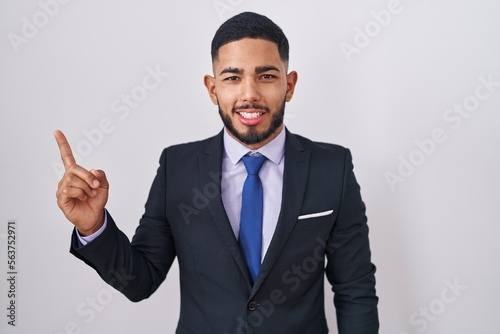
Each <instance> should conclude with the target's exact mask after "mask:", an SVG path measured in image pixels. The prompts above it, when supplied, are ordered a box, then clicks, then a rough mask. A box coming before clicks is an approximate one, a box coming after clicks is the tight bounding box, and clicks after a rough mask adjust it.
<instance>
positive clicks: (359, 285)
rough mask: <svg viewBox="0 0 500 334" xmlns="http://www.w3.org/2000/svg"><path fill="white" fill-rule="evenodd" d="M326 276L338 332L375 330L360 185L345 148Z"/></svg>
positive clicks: (363, 333)
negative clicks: (340, 188)
mask: <svg viewBox="0 0 500 334" xmlns="http://www.w3.org/2000/svg"><path fill="white" fill-rule="evenodd" d="M327 260H328V262H327V265H326V276H327V279H328V281H329V282H330V284H331V285H332V290H333V292H334V294H335V295H334V304H335V308H336V312H337V326H338V330H339V334H376V333H378V328H379V322H378V311H377V304H378V297H377V295H376V291H375V266H374V265H373V264H372V262H371V252H370V244H369V240H368V225H367V218H366V215H365V205H364V203H363V201H362V199H361V194H360V187H359V185H358V183H357V181H356V178H355V176H354V172H353V165H352V157H351V153H350V152H349V150H346V157H345V170H344V182H343V191H342V199H341V203H340V209H339V212H338V216H337V220H336V222H335V224H334V227H333V229H332V231H331V233H330V237H329V241H328V245H327Z"/></svg>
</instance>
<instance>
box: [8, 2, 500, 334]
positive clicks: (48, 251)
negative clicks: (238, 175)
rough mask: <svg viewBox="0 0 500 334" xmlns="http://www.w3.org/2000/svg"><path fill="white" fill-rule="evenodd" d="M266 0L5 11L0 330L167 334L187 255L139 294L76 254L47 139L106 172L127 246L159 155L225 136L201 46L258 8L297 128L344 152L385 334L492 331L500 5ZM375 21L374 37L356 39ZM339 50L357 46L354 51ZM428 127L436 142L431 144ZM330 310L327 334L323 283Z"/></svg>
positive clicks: (496, 329) (499, 165) (55, 157)
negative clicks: (274, 36) (14, 264)
mask: <svg viewBox="0 0 500 334" xmlns="http://www.w3.org/2000/svg"><path fill="white" fill-rule="evenodd" d="M61 1H62V0H61ZM41 3H42V4H43V3H52V4H54V2H53V1H52V2H50V1H49V0H45V1H42V2H41ZM270 3H271V2H270V1H263V0H256V1H249V0H220V1H213V0H204V1H202V0H196V1H142V2H138V1H129V0H127V1H77V0H73V1H71V2H69V3H68V4H58V8H56V7H54V5H52V7H50V6H49V7H50V8H51V10H52V12H51V14H52V16H49V15H47V14H43V13H44V12H43V9H42V7H43V6H41V5H40V3H38V2H37V1H33V0H31V1H8V0H2V1H0V153H1V154H0V168H1V173H0V222H1V225H0V242H1V243H0V247H1V248H0V255H1V259H0V268H1V270H2V272H1V274H0V310H2V311H0V319H1V320H0V332H1V333H42V334H49V333H52V334H56V333H98V334H99V333H110V332H112V333H173V332H174V331H175V327H176V323H177V317H178V314H179V291H178V290H179V282H178V268H177V265H176V264H174V266H173V267H172V269H171V271H170V273H169V276H168V277H167V279H166V281H165V282H164V283H163V285H162V286H161V287H160V289H159V290H158V291H157V292H156V293H155V294H154V295H153V296H152V297H151V298H150V299H149V300H145V301H142V302H140V303H131V302H129V301H128V300H127V299H126V298H125V297H123V296H122V295H120V294H116V293H110V292H109V288H108V286H107V285H106V284H105V283H104V282H103V281H101V279H100V278H99V277H98V275H97V274H96V273H95V272H94V271H93V270H92V269H91V268H89V267H87V266H86V265H85V264H84V263H83V262H81V261H79V260H77V259H76V258H74V257H73V256H72V255H70V254H69V252H68V249H69V241H70V234H71V230H72V225H71V224H70V223H69V222H67V221H66V220H65V218H64V216H63V215H62V213H61V212H60V211H59V209H58V207H57V205H56V200H55V190H56V187H57V183H58V181H59V177H60V175H59V174H58V173H57V168H55V166H57V163H58V162H59V153H58V149H57V146H56V142H55V140H54V138H53V131H54V130H55V129H61V130H63V131H64V132H65V133H66V135H67V136H68V139H69V140H70V143H71V144H72V145H73V147H74V149H75V150H76V149H77V146H78V145H79V147H80V153H81V155H82V160H81V164H82V165H83V166H85V167H86V168H102V169H104V170H105V171H106V172H107V174H108V177H109V181H110V184H111V193H110V200H109V202H108V205H107V208H108V209H109V210H110V212H112V214H113V216H114V218H115V219H116V220H117V221H118V224H119V226H120V228H121V229H122V230H123V231H124V232H125V233H126V234H127V235H128V236H130V237H131V236H132V235H133V232H134V230H135V227H136V225H137V223H138V220H139V217H140V216H141V214H142V212H143V205H144V202H145V200H146V197H147V193H148V191H149V187H150V185H151V182H152V179H153V177H154V175H155V171H156V168H157V166H158V158H159V156H160V153H161V150H162V149H163V148H164V147H166V146H169V145H172V144H177V143H181V142H187V141H193V140H197V139H202V138H206V137H208V136H212V135H214V134H215V133H217V132H218V131H220V129H221V127H222V123H221V121H220V120H219V116H218V114H217V110H216V108H215V107H214V106H213V105H212V103H211V102H210V100H209V98H208V95H207V93H206V91H205V88H204V86H203V84H202V83H203V81H202V78H203V75H204V74H206V73H211V63H210V42H211V39H212V37H213V34H214V32H215V30H216V29H217V28H218V26H219V25H220V24H221V23H222V22H223V21H224V20H225V19H227V18H229V17H230V16H232V15H234V14H236V13H239V12H243V11H247V10H250V11H256V12H259V13H262V14H265V15H267V16H269V17H270V18H271V19H273V20H274V21H275V22H276V23H277V24H278V25H280V26H281V27H282V28H283V30H284V31H285V33H286V34H287V36H288V39H289V41H290V44H291V54H290V59H291V63H290V68H291V69H294V70H297V71H298V73H299V81H298V85H297V88H296V95H295V97H294V99H293V100H292V101H291V103H289V104H288V105H287V110H286V113H287V119H286V124H287V126H288V128H289V129H290V130H291V131H292V132H295V133H298V134H302V135H304V136H307V137H309V138H311V139H313V140H319V141H327V142H333V143H338V144H341V145H344V146H346V147H349V148H350V149H351V150H352V153H353V157H354V163H355V172H356V175H357V178H358V181H359V183H360V184H361V187H362V195H363V198H364V200H365V202H366V205H367V210H368V212H367V215H368V219H369V225H370V228H371V244H372V252H373V261H374V263H375V264H376V265H377V267H378V272H377V290H378V294H379V296H380V304H379V312H380V320H381V333H384V334H386V333H387V334H414V333H428V334H431V333H439V334H441V333H454V334H462V333H463V334H469V333H481V334H483V333H484V334H498V333H500V324H499V322H498V314H499V311H500V307H499V304H498V300H499V299H500V288H499V285H498V284H499V282H500V268H499V265H500V261H499V260H500V258H499V257H500V256H499V254H500V242H499V236H500V226H499V219H498V207H499V199H500V190H499V189H500V175H499V173H500V172H499V171H500V153H499V152H500V151H499V149H498V144H499V143H500V142H499V139H500V131H499V128H500V127H499V126H500V115H499V107H500V86H499V82H500V61H499V60H500V42H499V37H498V36H499V32H500V20H499V16H500V4H499V3H498V1H494V0H489V1H488V0H480V1H465V0H459V1H451V0H442V1H437V0H433V1H431V0H419V1H417V0H401V1H400V2H399V5H397V3H396V2H390V1H387V0H376V1H371V2H365V1H307V2H306V1H273V2H272V4H270ZM388 6H389V7H391V6H393V7H391V8H392V9H393V13H392V14H391V17H390V19H389V18H387V17H385V22H384V24H383V25H381V24H380V23H376V22H377V21H376V20H375V16H377V14H373V13H372V11H374V13H380V11H381V10H387V8H388ZM46 11H50V10H47V9H46ZM382 13H383V12H382ZM374 15H375V16H374ZM378 16H379V20H382V19H381V18H380V17H382V16H381V14H379V15H378ZM27 22H28V23H27ZM29 22H31V23H29ZM33 22H35V23H36V24H38V26H39V27H38V28H37V27H36V26H35V28H36V30H33V29H31V31H30V30H29V29H28V28H27V27H26V26H27V25H29V24H33ZM23 27H24V28H23ZM365 28H366V29H368V32H369V34H370V35H371V36H372V37H368V38H369V39H370V41H369V43H368V41H367V40H366V38H365V39H364V42H365V44H367V45H362V42H363V37H360V33H359V31H364V30H365ZM370 29H371V30H370ZM23 33H24V35H23ZM15 36H17V37H15ZM16 40H17V43H16V42H15V41H16ZM20 40H22V42H19V41H20ZM343 43H344V44H343ZM347 44H349V45H351V47H352V48H354V47H356V48H357V51H356V52H357V53H353V54H351V55H350V56H348V55H346V54H345V53H344V52H343V51H342V48H341V47H344V48H346V47H347V46H346V45H347ZM351 50H352V49H351ZM148 67H150V68H151V69H153V70H154V69H156V68H157V67H158V68H159V69H160V71H162V72H168V76H166V77H164V78H161V83H159V85H158V87H157V88H156V89H154V90H153V91H151V92H149V94H148V95H147V97H145V98H144V99H143V100H142V101H140V102H139V103H138V105H137V106H136V108H135V109H130V113H129V114H128V115H126V117H125V116H124V114H123V113H115V112H114V111H113V107H112V104H113V103H117V102H114V101H115V100H116V99H118V102H119V99H120V97H121V96H122V94H131V92H134V91H135V92H136V93H137V92H139V90H140V86H141V85H142V80H143V78H144V77H145V76H146V75H147V74H148V71H147V68H148ZM481 77H482V78H483V79H484V80H486V81H488V80H491V81H493V82H496V83H497V84H496V86H492V87H490V90H491V91H489V90H488V89H487V88H486V87H483V88H480V89H479V92H480V94H482V95H481V96H482V98H483V99H482V100H478V99H477V98H474V97H473V96H474V94H475V93H476V87H478V86H479V85H481V81H480V78H481ZM137 87H139V88H137ZM134 89H135V90H134ZM486 95H487V97H485V96H486ZM478 101H479V104H478V105H475V106H474V102H478ZM463 103H469V106H470V107H469V108H470V109H474V110H473V111H472V112H470V113H469V114H464V115H468V116H467V117H466V118H464V117H460V118H458V117H457V115H458V114H456V113H455V114H450V112H449V111H448V110H449V109H450V108H453V106H454V105H455V104H463ZM120 105H121V106H122V107H123V104H120ZM115 107H116V105H115ZM120 116H121V117H122V118H120ZM446 117H448V118H447V119H448V121H447V120H446V119H445V118H446ZM450 117H454V118H450ZM105 119H109V120H110V121H111V122H112V126H111V129H112V130H109V129H108V130H109V131H108V132H109V133H106V134H104V135H103V137H102V138H98V139H99V140H96V141H95V144H91V145H90V146H89V141H88V140H87V139H86V137H85V136H84V131H91V130H92V129H96V128H98V127H99V124H100V122H102V121H103V120H105ZM459 122H460V123H459ZM436 129H438V130H436ZM439 129H441V130H439ZM435 131H437V132H438V133H439V132H440V135H439V136H438V137H439V139H440V140H439V141H440V142H439V143H434V144H431V143H430V142H429V138H431V136H432V133H433V132H435ZM416 141H417V142H418V141H420V142H423V143H426V145H427V146H424V149H419V146H418V145H417V144H416ZM85 142H86V143H85ZM422 150H424V151H426V152H422ZM418 151H420V153H419V152H418ZM84 155H85V156H84ZM403 160H405V161H409V160H411V161H413V163H414V164H415V165H417V166H414V167H411V168H410V167H408V165H406V166H404V167H403V166H400V165H401V164H403V165H404V164H408V163H411V162H407V163H402V161H403ZM398 168H399V169H400V172H402V173H403V174H404V176H401V175H400V176H399V179H395V180H396V181H395V182H396V183H395V184H393V186H392V188H391V186H390V184H389V182H388V181H387V179H386V177H387V175H388V174H387V173H393V174H392V176H393V177H394V176H395V175H398V174H399V173H400V172H398ZM9 219H14V220H16V221H17V228H18V230H17V237H18V239H17V241H18V244H17V248H18V251H17V260H18V272H19V275H18V286H17V292H18V295H17V319H16V327H15V328H13V327H12V326H9V325H7V320H8V318H7V317H6V314H7V310H6V307H7V303H8V299H7V282H6V276H7V275H6V271H7V269H6V262H7V255H6V250H7V249H6V248H7V246H6V238H5V233H6V229H7V228H6V225H7V221H8V220H9ZM446 282H448V283H446ZM449 284H452V285H453V284H455V285H458V286H459V288H457V289H455V290H452V289H450V288H449V287H448V285H449ZM327 289H328V287H327ZM92 299H95V300H96V303H97V304H96V305H97V306H95V308H94V309H93V308H92V306H91V301H92ZM326 306H327V316H328V319H329V325H330V329H331V332H332V333H336V328H335V320H334V318H335V315H334V314H335V313H334V309H333V306H332V303H331V292H328V296H327V302H326ZM96 309H97V310H98V311H97V310H96ZM426 310H427V311H426Z"/></svg>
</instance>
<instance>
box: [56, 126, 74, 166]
mask: <svg viewBox="0 0 500 334" xmlns="http://www.w3.org/2000/svg"><path fill="white" fill-rule="evenodd" d="M54 137H55V138H56V141H57V145H58V146H59V151H60V152H61V160H62V161H63V164H64V168H65V169H68V168H69V167H71V166H73V165H76V161H75V157H74V156H73V152H72V151H71V146H69V143H68V140H67V139H66V136H65V135H64V133H62V131H60V130H56V131H54Z"/></svg>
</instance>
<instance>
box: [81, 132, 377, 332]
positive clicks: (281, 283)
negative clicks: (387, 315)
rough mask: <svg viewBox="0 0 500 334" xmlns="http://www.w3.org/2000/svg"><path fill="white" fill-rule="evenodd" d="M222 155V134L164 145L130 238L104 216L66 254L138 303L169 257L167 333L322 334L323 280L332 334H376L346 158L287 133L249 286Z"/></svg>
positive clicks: (362, 233)
mask: <svg viewBox="0 0 500 334" xmlns="http://www.w3.org/2000/svg"><path fill="white" fill-rule="evenodd" d="M287 131H288V130H287ZM222 152H223V141H222V132H221V133H219V134H218V135H217V136H215V137H212V138H209V139H206V140H203V141H199V142H194V143H189V144H182V145H176V146H172V147H169V148H167V149H165V150H164V151H163V153H162V155H161V158H160V167H159V168H158V172H157V175H156V177H155V179H154V182H153V185H152V187H151V191H150V194H149V198H148V200H147V203H146V205H145V213H144V215H143V217H142V218H141V220H140V224H139V226H138V227H137V230H136V233H135V235H134V237H133V239H132V242H129V239H128V238H127V237H126V236H125V235H124V234H123V233H122V232H121V231H120V230H119V229H118V228H117V227H116V225H115V223H114V221H113V219H112V218H111V216H110V215H109V214H108V216H107V217H108V226H107V228H106V229H105V230H104V232H103V233H102V234H101V235H100V236H99V237H97V238H96V239H95V240H94V241H92V242H91V243H89V244H87V245H86V246H83V247H79V245H78V241H77V239H76V237H75V234H73V239H72V246H71V252H72V253H73V254H74V255H75V256H77V257H78V258H80V259H82V260H83V261H85V262H86V263H87V264H89V265H90V266H92V267H93V268H94V269H95V270H96V271H97V272H98V273H99V275H100V276H101V277H102V278H103V279H104V280H105V281H107V282H108V283H109V284H111V285H112V286H114V287H115V288H117V289H119V290H120V291H121V292H122V293H123V294H124V295H125V296H127V297H128V298H129V299H130V300H132V301H139V300H142V299H144V298H148V297H149V296H150V295H151V294H152V293H153V292H154V291H155V290H156V289H157V288H158V287H159V286H160V284H161V283H162V281H163V280H164V279H165V277H166V275H167V272H168V270H169V268H170V266H171V264H172V262H173V260H174V258H175V257H176V256H177V259H178V262H179V268H180V284H181V313H180V319H179V322H178V327H177V331H176V333H190V334H202V333H203V334H205V333H207V334H208V333H211V334H212V333H213V334H226V333H229V334H234V333H236V334H238V333H247V334H252V333H256V334H257V333H264V334H280V333H283V334H290V333H297V334H313V333H318V334H320V333H321V334H322V333H328V328H327V323H326V318H325V311H324V277H325V273H326V277H327V279H328V281H329V282H330V283H331V285H332V289H333V291H334V293H335V297H334V304H335V306H336V312H337V322H338V328H339V333H341V334H373V333H378V326H379V325H378V315H377V302H378V298H377V296H376V293H375V276H374V273H375V266H374V265H373V264H372V263H371V260H370V246H369V242H368V227H367V224H366V222H367V219H366V216H365V206H364V204H363V202H362V199H361V196H360V188H359V186H358V183H357V182H356V179H355V177H354V174H353V165H352V161H351V155H350V152H349V150H347V149H345V148H343V147H340V146H337V145H332V144H324V143H316V142H312V141H310V140H308V139H305V138H303V137H300V136H298V135H294V134H291V133H289V132H287V137H286V144H285V168H284V180H283V181H284V186H283V201H282V208H281V213H280V216H279V221H278V224H277V227H276V231H275V233H274V236H273V239H272V241H271V244H270V246H269V249H268V251H267V253H266V255H265V258H264V259H263V263H262V266H261V270H260V273H259V275H258V277H257V278H256V281H255V284H252V283H251V279H250V276H249V272H248V269H247V267H246V265H245V261H244V259H243V256H242V254H241V252H240V248H239V246H238V242H237V240H236V238H235V236H234V233H233V230H232V229H231V226H230V223H229V220H228V218H227V215H226V213H225V211H224V207H223V203H222V200H221V196H220V179H221V163H222ZM332 210H333V211H332ZM325 258H326V260H325Z"/></svg>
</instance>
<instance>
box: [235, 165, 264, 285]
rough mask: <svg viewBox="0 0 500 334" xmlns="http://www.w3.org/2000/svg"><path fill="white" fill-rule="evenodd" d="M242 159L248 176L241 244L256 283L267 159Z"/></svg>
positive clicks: (244, 188) (244, 192) (242, 213)
mask: <svg viewBox="0 0 500 334" xmlns="http://www.w3.org/2000/svg"><path fill="white" fill-rule="evenodd" d="M242 159H243V163H244V164H245V168H246V169H247V173H248V175H247V178H246V180H245V183H244V184H243V193H242V200H241V220H240V235H239V242H240V247H241V250H242V252H243V257H244V258H245V261H246V263H247V266H248V269H249V270H250V275H251V276H252V280H253V281H254V282H255V278H256V277H257V274H258V273H259V269H260V260H261V252H262V206H263V205H262V204H263V191H262V182H261V181H260V178H259V171H260V169H261V167H262V165H263V164H264V161H265V160H266V157H265V156H263V155H259V156H244V157H243V158H242Z"/></svg>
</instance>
